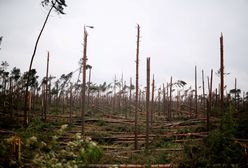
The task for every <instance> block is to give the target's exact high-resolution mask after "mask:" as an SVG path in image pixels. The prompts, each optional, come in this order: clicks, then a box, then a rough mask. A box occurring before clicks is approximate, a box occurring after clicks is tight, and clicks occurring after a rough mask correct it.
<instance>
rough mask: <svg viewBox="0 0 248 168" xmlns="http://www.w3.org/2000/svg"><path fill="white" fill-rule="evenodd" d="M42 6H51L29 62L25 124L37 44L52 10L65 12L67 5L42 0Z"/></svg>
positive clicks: (55, 1) (60, 1)
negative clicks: (31, 72)
mask: <svg viewBox="0 0 248 168" xmlns="http://www.w3.org/2000/svg"><path fill="white" fill-rule="evenodd" d="M41 4H42V6H43V7H49V10H48V13H47V16H46V19H45V21H44V23H43V25H42V28H41V30H40V33H39V35H38V37H37V39H36V42H35V46H34V51H33V55H32V57H31V61H30V64H29V70H28V78H27V85H26V91H25V107H24V125H28V115H27V112H28V109H27V106H28V87H29V85H28V83H29V80H30V79H29V78H30V75H31V74H30V71H31V69H32V64H33V60H34V57H35V53H36V50H37V46H38V43H39V40H40V37H41V34H42V32H43V30H44V28H45V26H46V23H47V21H48V18H49V16H50V14H51V12H52V11H53V10H54V11H55V12H57V13H58V14H65V13H64V7H66V6H67V5H66V3H65V0H42V2H41Z"/></svg>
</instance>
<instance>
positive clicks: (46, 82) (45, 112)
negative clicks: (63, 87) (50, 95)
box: [44, 52, 49, 121]
mask: <svg viewBox="0 0 248 168" xmlns="http://www.w3.org/2000/svg"><path fill="white" fill-rule="evenodd" d="M48 71H49V52H48V53H47V68H46V80H45V100H44V117H45V121H46V120H47V110H48V105H47V90H48V87H47V85H48Z"/></svg>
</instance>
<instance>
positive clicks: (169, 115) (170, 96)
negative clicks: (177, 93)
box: [168, 76, 172, 120]
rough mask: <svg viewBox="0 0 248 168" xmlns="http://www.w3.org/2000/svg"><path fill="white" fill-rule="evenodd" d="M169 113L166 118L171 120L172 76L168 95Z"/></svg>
mask: <svg viewBox="0 0 248 168" xmlns="http://www.w3.org/2000/svg"><path fill="white" fill-rule="evenodd" d="M168 107H169V110H168V111H169V113H168V119H169V120H171V112H172V76H171V78H170V95H169V106H168Z"/></svg>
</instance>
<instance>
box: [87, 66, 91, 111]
mask: <svg viewBox="0 0 248 168" xmlns="http://www.w3.org/2000/svg"><path fill="white" fill-rule="evenodd" d="M90 79H91V67H90V68H89V80H88V95H87V111H89V105H90ZM90 114H91V115H92V112H91V113H90Z"/></svg>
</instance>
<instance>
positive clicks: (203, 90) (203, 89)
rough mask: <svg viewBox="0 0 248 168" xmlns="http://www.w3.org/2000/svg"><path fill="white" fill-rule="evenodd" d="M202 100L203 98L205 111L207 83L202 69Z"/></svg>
mask: <svg viewBox="0 0 248 168" xmlns="http://www.w3.org/2000/svg"><path fill="white" fill-rule="evenodd" d="M202 94H203V95H202V100H203V111H205V108H206V104H205V85H204V71H203V70H202Z"/></svg>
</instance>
